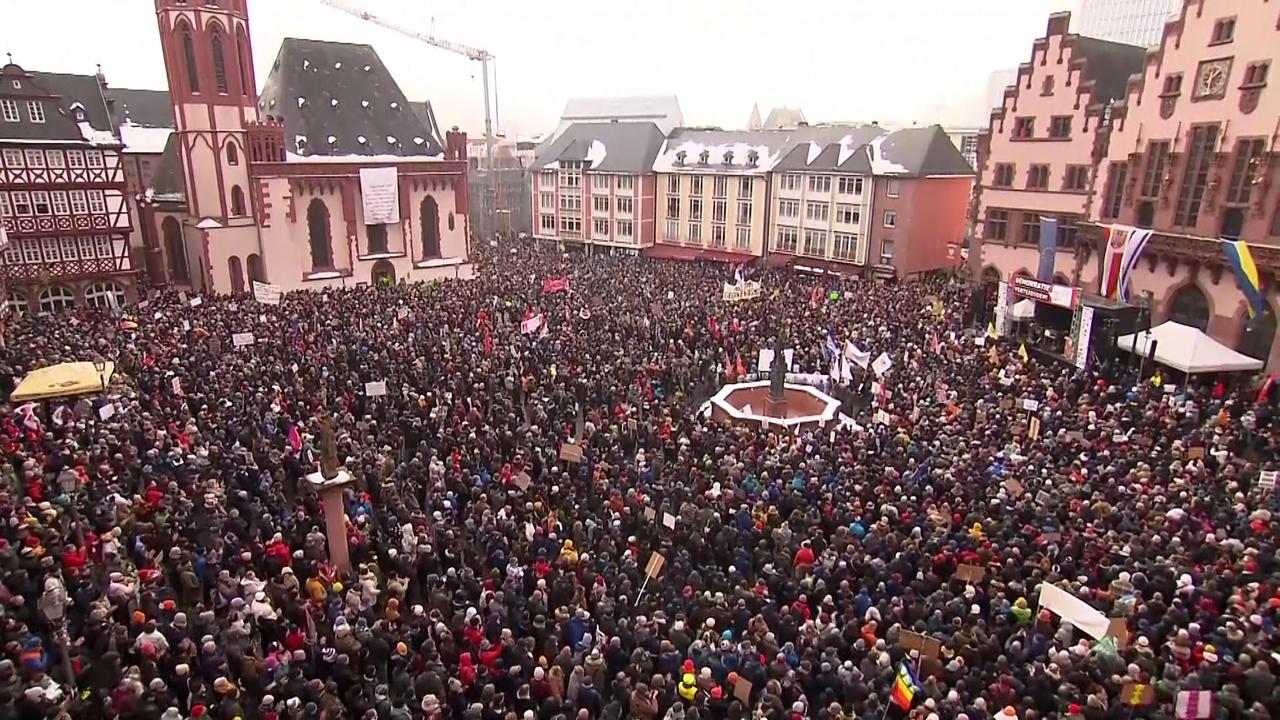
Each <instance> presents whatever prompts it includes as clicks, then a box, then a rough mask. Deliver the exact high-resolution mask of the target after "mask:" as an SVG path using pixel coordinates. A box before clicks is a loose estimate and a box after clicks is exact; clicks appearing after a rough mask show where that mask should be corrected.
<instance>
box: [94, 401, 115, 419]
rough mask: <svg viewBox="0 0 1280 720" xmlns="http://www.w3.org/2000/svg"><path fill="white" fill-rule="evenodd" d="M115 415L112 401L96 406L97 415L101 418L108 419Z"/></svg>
mask: <svg viewBox="0 0 1280 720" xmlns="http://www.w3.org/2000/svg"><path fill="white" fill-rule="evenodd" d="M115 415H116V406H115V404H114V403H107V404H106V405H103V406H102V407H100V408H98V417H99V418H100V419H102V420H110V419H111V418H113V417H115Z"/></svg>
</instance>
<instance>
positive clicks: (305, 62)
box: [302, 58, 311, 69]
mask: <svg viewBox="0 0 1280 720" xmlns="http://www.w3.org/2000/svg"><path fill="white" fill-rule="evenodd" d="M302 67H303V68H304V69H305V68H310V67H311V61H310V60H308V59H306V58H302Z"/></svg>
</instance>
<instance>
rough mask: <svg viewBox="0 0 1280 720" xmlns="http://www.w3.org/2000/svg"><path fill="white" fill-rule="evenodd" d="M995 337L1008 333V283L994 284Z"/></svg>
mask: <svg viewBox="0 0 1280 720" xmlns="http://www.w3.org/2000/svg"><path fill="white" fill-rule="evenodd" d="M995 325H996V337H998V338H1000V337H1004V336H1005V335H1008V334H1009V283H1003V282H1002V283H1000V284H999V285H998V286H996V322H995Z"/></svg>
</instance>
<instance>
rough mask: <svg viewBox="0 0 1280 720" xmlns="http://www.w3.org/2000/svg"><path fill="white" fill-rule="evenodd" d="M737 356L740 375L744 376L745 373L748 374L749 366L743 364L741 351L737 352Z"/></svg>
mask: <svg viewBox="0 0 1280 720" xmlns="http://www.w3.org/2000/svg"><path fill="white" fill-rule="evenodd" d="M735 356H736V357H737V361H738V368H737V369H738V377H743V376H744V375H746V374H747V368H746V366H745V365H743V364H742V353H740V352H739V353H735Z"/></svg>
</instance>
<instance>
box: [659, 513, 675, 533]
mask: <svg viewBox="0 0 1280 720" xmlns="http://www.w3.org/2000/svg"><path fill="white" fill-rule="evenodd" d="M662 524H663V526H665V527H666V528H667V529H669V530H675V529H676V516H675V515H672V514H671V513H669V512H664V513H662Z"/></svg>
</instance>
